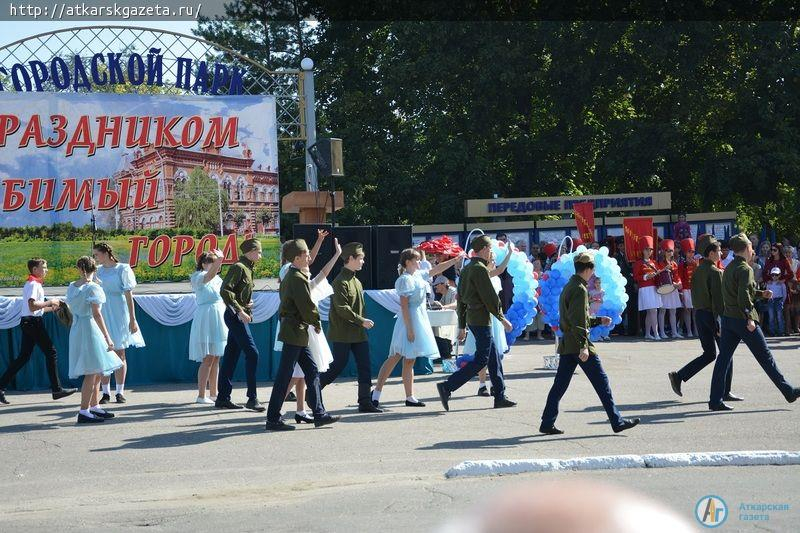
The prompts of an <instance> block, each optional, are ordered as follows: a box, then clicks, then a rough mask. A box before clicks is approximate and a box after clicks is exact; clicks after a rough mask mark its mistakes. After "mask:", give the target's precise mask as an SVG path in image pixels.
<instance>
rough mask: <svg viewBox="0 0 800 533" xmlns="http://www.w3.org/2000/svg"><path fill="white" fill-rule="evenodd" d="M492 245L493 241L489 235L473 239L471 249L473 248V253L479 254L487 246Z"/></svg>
mask: <svg viewBox="0 0 800 533" xmlns="http://www.w3.org/2000/svg"><path fill="white" fill-rule="evenodd" d="M491 245H492V239H491V237H489V236H488V235H480V236H478V237H475V238H474V239H472V242H471V243H470V247H472V251H473V252H475V253H478V252H480V251H481V250H483V249H484V248H486V247H487V246H491Z"/></svg>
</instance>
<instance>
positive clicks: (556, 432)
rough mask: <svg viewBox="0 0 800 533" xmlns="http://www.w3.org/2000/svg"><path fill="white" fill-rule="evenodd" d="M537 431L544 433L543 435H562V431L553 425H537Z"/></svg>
mask: <svg viewBox="0 0 800 533" xmlns="http://www.w3.org/2000/svg"><path fill="white" fill-rule="evenodd" d="M539 433H544V434H545V435H563V434H564V431H562V430H560V429H558V428H557V427H555V426H550V427H544V426H539Z"/></svg>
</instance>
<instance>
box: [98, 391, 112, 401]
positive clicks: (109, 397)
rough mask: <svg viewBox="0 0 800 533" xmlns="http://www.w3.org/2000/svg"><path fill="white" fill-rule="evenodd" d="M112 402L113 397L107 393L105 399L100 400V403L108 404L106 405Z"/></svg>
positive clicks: (104, 394) (104, 395)
mask: <svg viewBox="0 0 800 533" xmlns="http://www.w3.org/2000/svg"><path fill="white" fill-rule="evenodd" d="M110 401H111V396H109V395H108V394H106V393H103V397H102V398H100V401H99V402H98V403H102V404H106V403H108V402H110Z"/></svg>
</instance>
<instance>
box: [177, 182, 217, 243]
mask: <svg viewBox="0 0 800 533" xmlns="http://www.w3.org/2000/svg"><path fill="white" fill-rule="evenodd" d="M220 201H221V202H222V207H221V209H222V211H225V210H227V209H228V193H227V192H226V191H225V190H222V189H220V187H219V185H218V184H217V182H216V181H214V180H213V179H212V178H211V177H209V175H208V173H206V171H205V170H203V169H202V168H200V167H195V168H193V169H192V171H191V172H190V173H189V178H188V179H187V180H186V181H185V182H177V183H176V184H175V224H176V225H177V226H178V227H185V228H196V229H202V230H205V231H212V232H213V231H214V230H215V229H218V228H219V210H220V205H219V202H220Z"/></svg>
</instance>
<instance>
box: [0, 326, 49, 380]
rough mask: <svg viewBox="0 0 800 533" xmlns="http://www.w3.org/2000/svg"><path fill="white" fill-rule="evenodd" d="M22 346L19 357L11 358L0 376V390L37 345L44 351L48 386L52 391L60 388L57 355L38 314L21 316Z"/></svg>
mask: <svg viewBox="0 0 800 533" xmlns="http://www.w3.org/2000/svg"><path fill="white" fill-rule="evenodd" d="M20 326H21V328H22V346H21V347H20V353H19V357H17V358H16V359H14V360H12V361H11V363H10V364H9V365H8V369H6V371H5V373H4V374H3V376H2V377H0V390H6V388H7V387H8V384H9V383H11V380H12V379H14V376H16V375H17V372H19V371H20V370H22V367H23V366H25V365H26V364H27V363H28V361H30V359H31V355H32V354H33V348H34V347H36V346H38V347H39V349H40V350H42V352H44V357H45V362H46V363H47V376H48V377H49V378H50V388H51V389H52V390H53V392H56V391H60V390H61V381H59V379H58V355H57V354H56V349H55V347H54V346H53V341H52V340H50V335H48V333H47V330H46V329H45V327H44V319H43V318H42V317H40V316H24V317H22V320H21V324H20Z"/></svg>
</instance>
